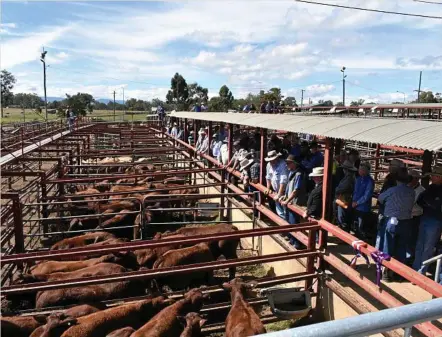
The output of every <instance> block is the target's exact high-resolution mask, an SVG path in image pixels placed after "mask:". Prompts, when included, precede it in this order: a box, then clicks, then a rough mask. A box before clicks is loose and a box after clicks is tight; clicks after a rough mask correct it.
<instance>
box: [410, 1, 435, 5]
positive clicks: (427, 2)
mask: <svg viewBox="0 0 442 337" xmlns="http://www.w3.org/2000/svg"><path fill="white" fill-rule="evenodd" d="M413 1H414V2H422V3H424V4H431V5H442V2H435V1H425V0H413Z"/></svg>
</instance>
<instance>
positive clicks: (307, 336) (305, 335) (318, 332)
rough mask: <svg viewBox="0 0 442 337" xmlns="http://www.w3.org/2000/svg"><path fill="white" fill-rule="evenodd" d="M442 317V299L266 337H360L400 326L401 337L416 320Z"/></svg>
mask: <svg viewBox="0 0 442 337" xmlns="http://www.w3.org/2000/svg"><path fill="white" fill-rule="evenodd" d="M441 317H442V298H437V299H434V300H430V301H426V302H420V303H415V304H409V305H404V306H401V307H397V308H392V309H386V310H381V311H378V312H371V313H368V314H363V315H359V316H355V317H349V318H344V319H339V320H336V321H329V322H323V323H318V324H312V325H306V326H303V327H299V328H294V329H288V330H284V331H277V332H271V333H267V334H262V335H260V336H266V337H287V336H290V337H364V336H371V335H374V334H377V333H382V332H386V331H391V330H395V329H400V328H404V337H409V336H411V328H412V327H413V326H414V325H416V324H419V323H423V322H428V321H433V320H437V319H440V318H441Z"/></svg>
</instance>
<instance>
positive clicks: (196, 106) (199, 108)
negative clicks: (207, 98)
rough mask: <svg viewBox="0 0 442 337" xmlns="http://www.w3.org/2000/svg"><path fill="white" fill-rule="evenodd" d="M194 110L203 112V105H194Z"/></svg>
mask: <svg viewBox="0 0 442 337" xmlns="http://www.w3.org/2000/svg"><path fill="white" fill-rule="evenodd" d="M193 111H194V112H201V107H200V106H199V105H195V106H194V107H193Z"/></svg>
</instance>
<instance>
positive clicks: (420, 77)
mask: <svg viewBox="0 0 442 337" xmlns="http://www.w3.org/2000/svg"><path fill="white" fill-rule="evenodd" d="M421 83H422V70H421V72H420V74H419V88H418V89H417V102H418V103H420V100H421Z"/></svg>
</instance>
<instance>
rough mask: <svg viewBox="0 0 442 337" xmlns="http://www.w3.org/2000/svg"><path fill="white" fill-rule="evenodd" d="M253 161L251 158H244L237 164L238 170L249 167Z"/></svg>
mask: <svg viewBox="0 0 442 337" xmlns="http://www.w3.org/2000/svg"><path fill="white" fill-rule="evenodd" d="M253 162H254V160H253V159H247V158H246V159H243V160H241V163H240V164H239V165H240V168H239V170H240V171H242V170H244V169H246V168H247V167H249V166H250V165H252V164H253Z"/></svg>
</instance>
